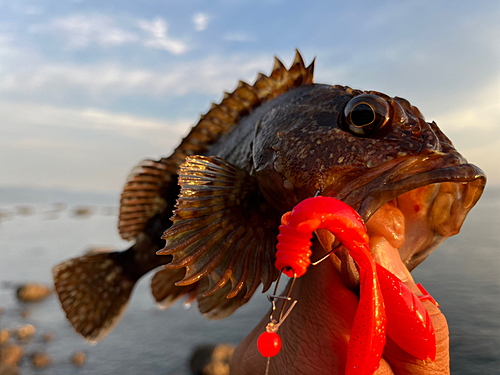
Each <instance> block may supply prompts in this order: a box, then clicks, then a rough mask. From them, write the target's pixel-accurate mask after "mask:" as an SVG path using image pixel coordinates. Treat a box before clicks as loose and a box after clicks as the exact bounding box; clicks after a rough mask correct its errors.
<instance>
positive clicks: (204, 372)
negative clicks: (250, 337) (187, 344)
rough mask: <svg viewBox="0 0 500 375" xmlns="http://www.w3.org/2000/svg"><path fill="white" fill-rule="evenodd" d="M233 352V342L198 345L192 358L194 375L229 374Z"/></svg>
mask: <svg viewBox="0 0 500 375" xmlns="http://www.w3.org/2000/svg"><path fill="white" fill-rule="evenodd" d="M233 352H234V345H232V344H218V345H201V346H198V347H197V348H195V350H194V352H193V354H192V356H191V359H190V363H189V364H190V369H191V372H192V373H193V374H194V375H229V360H230V359H231V356H232V355H233Z"/></svg>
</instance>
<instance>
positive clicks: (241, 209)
mask: <svg viewBox="0 0 500 375" xmlns="http://www.w3.org/2000/svg"><path fill="white" fill-rule="evenodd" d="M179 185H180V186H181V192H180V195H179V199H178V201H177V206H176V207H177V209H176V211H175V213H174V216H173V217H172V219H171V220H172V222H173V225H172V226H171V227H170V228H169V229H168V230H167V231H166V232H165V233H164V235H163V239H165V240H166V241H167V243H166V246H165V248H164V249H163V250H160V251H159V252H158V254H159V255H172V257H173V259H172V261H171V262H170V263H169V264H167V265H165V266H164V267H165V268H167V269H180V268H185V269H186V272H185V276H184V278H183V279H182V280H180V281H178V282H177V283H176V285H178V286H187V285H191V284H194V283H197V282H199V283H200V284H199V287H198V288H197V299H198V301H199V307H200V311H202V313H204V314H206V315H207V317H210V318H221V317H225V316H227V315H229V314H231V313H232V312H233V311H234V310H235V309H236V308H237V307H239V306H241V305H242V304H244V303H246V302H247V301H248V300H249V299H250V297H251V296H252V295H253V293H254V292H255V290H256V289H257V287H258V286H259V284H260V283H261V282H262V283H263V284H264V290H267V289H269V287H270V286H271V283H272V282H273V280H275V279H276V276H277V272H276V270H275V268H274V253H275V245H276V234H277V233H276V229H277V228H278V223H279V219H278V215H277V213H276V212H275V211H274V210H273V209H272V208H270V206H269V205H268V204H267V203H266V202H265V201H264V200H263V198H261V197H260V194H259V190H258V186H257V184H256V182H255V180H254V179H253V177H251V176H249V175H248V174H247V173H246V172H245V171H242V170H240V169H239V168H237V167H235V166H233V165H231V164H229V163H228V162H226V161H224V160H223V159H220V158H216V157H205V156H193V157H188V158H187V159H186V161H185V162H184V163H183V164H182V165H181V166H180V169H179Z"/></svg>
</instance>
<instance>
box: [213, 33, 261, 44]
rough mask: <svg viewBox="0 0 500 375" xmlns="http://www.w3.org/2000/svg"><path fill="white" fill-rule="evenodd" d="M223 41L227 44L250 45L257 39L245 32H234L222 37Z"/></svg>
mask: <svg viewBox="0 0 500 375" xmlns="http://www.w3.org/2000/svg"><path fill="white" fill-rule="evenodd" d="M222 40H225V41H226V42H241V43H248V42H256V41H257V37H255V36H254V35H251V34H248V33H246V32H244V31H233V32H229V33H227V34H225V35H224V36H223V37H222Z"/></svg>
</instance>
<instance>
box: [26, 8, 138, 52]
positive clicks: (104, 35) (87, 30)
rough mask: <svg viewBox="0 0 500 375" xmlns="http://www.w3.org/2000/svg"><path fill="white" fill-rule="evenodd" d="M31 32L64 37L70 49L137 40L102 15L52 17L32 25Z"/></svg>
mask: <svg viewBox="0 0 500 375" xmlns="http://www.w3.org/2000/svg"><path fill="white" fill-rule="evenodd" d="M29 31H30V32H31V33H53V34H55V35H57V36H60V37H63V38H65V39H66V43H67V46H68V47H69V48H72V49H81V48H86V47H88V46H89V45H91V44H97V45H99V46H102V47H107V46H121V45H124V44H126V43H133V42H137V41H138V40H139V36H138V35H137V34H136V33H133V32H130V31H127V30H125V29H123V28H122V27H119V26H118V25H116V22H115V21H114V20H113V19H112V18H110V17H107V16H103V15H73V16H68V17H59V18H54V19H52V20H51V21H49V22H48V23H45V24H37V25H33V26H31V27H30V28H29Z"/></svg>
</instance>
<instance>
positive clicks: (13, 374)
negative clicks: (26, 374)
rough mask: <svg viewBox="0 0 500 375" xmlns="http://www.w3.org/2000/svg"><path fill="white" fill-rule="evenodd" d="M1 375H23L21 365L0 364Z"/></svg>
mask: <svg viewBox="0 0 500 375" xmlns="http://www.w3.org/2000/svg"><path fill="white" fill-rule="evenodd" d="M0 375H21V373H20V372H19V367H17V366H8V365H0Z"/></svg>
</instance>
